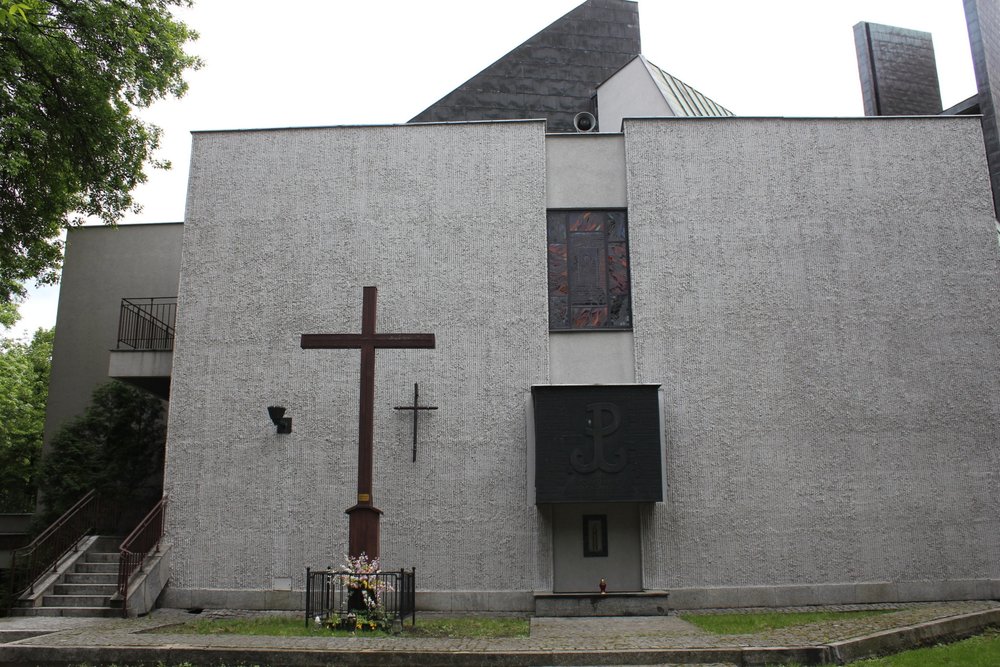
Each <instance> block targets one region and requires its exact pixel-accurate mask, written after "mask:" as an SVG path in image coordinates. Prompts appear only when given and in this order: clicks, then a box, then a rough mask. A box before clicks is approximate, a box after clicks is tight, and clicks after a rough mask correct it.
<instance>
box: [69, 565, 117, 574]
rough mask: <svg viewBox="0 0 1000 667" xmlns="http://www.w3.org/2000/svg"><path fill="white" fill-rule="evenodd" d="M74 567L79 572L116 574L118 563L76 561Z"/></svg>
mask: <svg viewBox="0 0 1000 667" xmlns="http://www.w3.org/2000/svg"><path fill="white" fill-rule="evenodd" d="M74 569H75V570H76V571H77V572H80V573H93V574H98V573H101V574H112V573H114V574H118V563H77V564H76V567H75V568H74Z"/></svg>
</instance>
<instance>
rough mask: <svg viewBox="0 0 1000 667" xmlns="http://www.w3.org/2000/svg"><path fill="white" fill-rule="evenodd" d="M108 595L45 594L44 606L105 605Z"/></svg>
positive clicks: (43, 597) (43, 598)
mask: <svg viewBox="0 0 1000 667" xmlns="http://www.w3.org/2000/svg"><path fill="white" fill-rule="evenodd" d="M108 599H109V598H108V596H107V595H43V596H42V606H43V607H104V606H107V604H108Z"/></svg>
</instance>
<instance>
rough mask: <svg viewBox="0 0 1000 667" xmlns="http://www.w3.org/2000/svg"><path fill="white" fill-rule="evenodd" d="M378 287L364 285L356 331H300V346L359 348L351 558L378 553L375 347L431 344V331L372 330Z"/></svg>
mask: <svg viewBox="0 0 1000 667" xmlns="http://www.w3.org/2000/svg"><path fill="white" fill-rule="evenodd" d="M377 297H378V290H377V289H376V288H374V287H365V288H364V298H363V301H362V305H361V333H360V334H302V343H301V344H302V349H338V350H342V349H355V350H356V349H360V350H361V407H360V409H359V418H358V422H359V423H358V501H357V504H355V505H354V506H353V507H351V508H349V509H348V510H347V514H348V516H349V517H350V524H349V529H348V542H349V545H348V550H349V552H350V555H351V557H352V558H357V557H358V556H360V555H361V554H362V553H364V554H366V555H367V556H368V558H375V557H377V556H378V555H379V529H378V522H379V515H380V514H382V511H381V510H379V509H377V508H376V507H375V503H374V501H373V500H372V445H373V440H374V433H375V349H376V348H380V347H382V348H386V347H388V348H406V349H412V348H433V347H434V334H432V333H425V334H391V333H387V334H379V333H375V301H376V299H377Z"/></svg>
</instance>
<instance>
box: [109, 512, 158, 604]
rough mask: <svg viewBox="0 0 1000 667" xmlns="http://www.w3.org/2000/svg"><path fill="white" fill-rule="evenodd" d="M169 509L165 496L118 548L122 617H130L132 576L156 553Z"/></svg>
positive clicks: (119, 592)
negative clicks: (129, 593) (165, 513)
mask: <svg viewBox="0 0 1000 667" xmlns="http://www.w3.org/2000/svg"><path fill="white" fill-rule="evenodd" d="M166 507H167V498H166V496H164V497H163V498H161V499H160V502H158V503H156V504H155V505H154V506H153V509H151V510H150V511H149V513H148V514H146V517H145V518H144V519H143V520H142V521H140V522H139V525H138V526H136V527H135V530H133V531H132V532H131V533H129V535H128V537H126V538H125V539H124V540H123V541H122V543H121V546H120V547H118V553H119V559H118V594H119V595H120V596H121V598H122V616H123V617H124V616H128V587H129V584H130V583H131V581H132V576H133V575H134V574H135V573H136V572H138V571H139V569H141V568H142V565H143V563H145V562H146V557H147V556H148V555H149V554H151V553H153V552H154V551H156V547H157V546H158V545H159V544H160V539H161V538H162V537H163V518H164V511H165V510H166Z"/></svg>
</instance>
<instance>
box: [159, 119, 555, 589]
mask: <svg viewBox="0 0 1000 667" xmlns="http://www.w3.org/2000/svg"><path fill="white" fill-rule="evenodd" d="M543 133H544V123H542V122H538V121H535V122H512V123H499V124H482V123H473V124H466V125H412V126H394V127H357V128H327V129H308V130H278V131H251V132H232V133H205V134H196V135H195V138H194V148H193V155H192V166H191V181H190V183H191V185H190V189H189V197H188V212H187V221H186V222H187V224H186V225H185V227H186V230H185V239H184V262H183V268H182V278H181V296H180V306H179V316H178V333H177V352H176V356H175V359H174V375H173V400H172V401H171V406H170V409H171V416H170V419H171V427H170V435H169V440H168V445H167V472H166V475H167V479H166V483H167V487H168V492H169V493H170V494H171V505H170V510H169V518H168V523H169V527H168V529H169V532H170V535H171V538H172V540H173V543H174V550H173V552H172V563H173V574H172V578H171V587H172V588H173V589H174V593H173V594H172V595H173V596H174V597H173V598H172V600H173V601H174V602H175V603H181V604H183V602H181V601H182V600H185V599H188V600H198V601H199V602H200V603H201V604H203V605H206V606H207V605H208V604H210V603H211V602H212V601H213V599H212V596H211V594H209V593H202V594H198V593H197V591H196V589H245V590H250V591H263V590H267V589H269V588H271V587H272V585H274V586H275V587H278V585H277V583H276V582H273V579H275V578H282V577H291V578H292V580H293V586H294V587H295V588H296V589H299V590H301V588H302V586H303V574H304V570H305V568H306V566H323V567H325V566H327V565H330V564H339V563H340V562H341V560H342V554H344V553H345V552H346V550H347V517H346V516H345V515H344V513H343V512H344V510H345V509H346V508H347V507H349V506H351V505H353V504H354V498H355V479H356V478H355V471H356V457H357V420H358V381H359V380H358V365H359V356H360V355H359V353H358V352H357V351H352V350H344V351H337V350H302V349H300V347H299V336H300V334H302V333H322V332H327V333H339V332H344V333H351V332H357V331H359V330H360V318H361V288H362V286H364V285H376V286H378V287H379V304H378V329H379V330H380V331H382V332H433V333H435V334H436V336H437V348H436V349H434V350H383V351H380V352H379V353H378V355H377V362H376V363H377V368H376V384H375V389H376V397H375V402H376V408H375V442H376V445H375V459H374V475H375V484H374V501H375V504H376V506H377V507H379V508H380V509H382V510H383V511H384V512H385V514H384V516H383V519H382V529H383V530H382V555H383V561H384V563H385V564H386V565H387V566H390V567H400V566H407V567H409V566H416V568H417V572H418V587H419V588H420V589H422V590H426V589H432V590H436V591H456V590H481V589H499V590H515V591H528V590H531V588H532V580H533V576H534V572H533V570H532V568H531V567H529V566H528V565H527V562H528V556H527V554H530V553H532V552H533V551H534V549H535V547H534V545H533V540H534V537H533V536H534V527H533V526H534V522H535V521H536V512H535V509H534V508H533V507H529V506H528V505H526V503H525V501H524V499H525V496H526V489H525V475H524V470H525V467H526V459H525V452H526V445H525V413H524V393H525V392H526V390H527V387H529V386H530V385H531V384H533V383H544V382H547V380H548V376H547V369H548V362H547V345H546V335H547V326H548V324H547V314H546V291H547V290H546V259H545V243H546V241H545V174H544V165H545V153H544V151H545V149H544V134H543ZM414 382H419V383H420V397H421V401H422V403H423V404H425V405H428V404H429V405H437V406H439V407H440V409H439V410H438V411H436V412H434V413H429V414H428V413H425V414H424V415H422V418H421V423H420V442H419V452H418V456H417V461H416V463H412V462H411V460H410V447H411V437H412V436H411V424H412V421H411V416H410V413H403V412H399V411H394V410H393V409H392V407H393V406H395V405H406V404H409V403H410V402H411V401H412V397H413V383H414ZM272 404H280V405H284V406H285V407H287V408H288V413H287V415H288V416H290V417H291V418H292V419H293V427H294V432H293V433H292V434H290V435H282V436H278V435H276V434H275V433H274V427H273V426H272V425H271V423H270V421H269V420H268V419H267V414H266V411H265V408H266V406H268V405H272ZM487 574H488V575H489V576H486V575H487ZM185 590H186V591H188V592H189V593H190V591H192V590H195V593H194V597H189V598H185V597H184V596H183V595H182V593H183V591H185ZM178 591H180V592H178ZM234 596H235V597H234ZM293 597H294V601H293V602H292V603H293V604H301V593H299V594H295V595H294V596H293ZM288 599H291V598H288ZM217 602H222V603H223V604H228V605H230V606H241V605H244V604H258V603H259V596H258V600H257V601H256V602H253V601H250V600H249V599H244V598H240V597H238V596H236V594H233V595H231V596H230V597H228V598H224V599H220V600H218V601H217Z"/></svg>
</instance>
